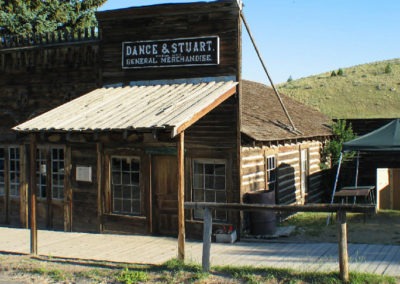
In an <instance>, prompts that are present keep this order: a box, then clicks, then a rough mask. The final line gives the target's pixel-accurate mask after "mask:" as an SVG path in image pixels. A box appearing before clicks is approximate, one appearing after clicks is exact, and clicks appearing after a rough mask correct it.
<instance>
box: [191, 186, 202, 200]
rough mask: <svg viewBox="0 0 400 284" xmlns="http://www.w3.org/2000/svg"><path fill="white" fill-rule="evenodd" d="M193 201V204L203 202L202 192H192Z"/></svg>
mask: <svg viewBox="0 0 400 284" xmlns="http://www.w3.org/2000/svg"><path fill="white" fill-rule="evenodd" d="M193 199H194V200H193V201H195V202H203V201H204V191H203V190H199V189H197V190H194V196H193Z"/></svg>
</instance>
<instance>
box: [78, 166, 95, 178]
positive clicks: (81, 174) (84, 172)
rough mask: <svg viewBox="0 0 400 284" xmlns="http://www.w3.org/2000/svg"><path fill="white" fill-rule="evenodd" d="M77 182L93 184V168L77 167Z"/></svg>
mask: <svg viewBox="0 0 400 284" xmlns="http://www.w3.org/2000/svg"><path fill="white" fill-rule="evenodd" d="M76 181H84V182H92V167H90V166H76Z"/></svg>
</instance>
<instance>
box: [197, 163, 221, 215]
mask: <svg viewBox="0 0 400 284" xmlns="http://www.w3.org/2000/svg"><path fill="white" fill-rule="evenodd" d="M192 176H193V186H192V189H193V193H192V194H193V201H194V202H221V203H225V202H226V162H225V161H224V160H212V159H196V160H194V161H193V175H192ZM203 214H204V211H203V210H194V218H195V219H203ZM213 219H215V220H219V221H226V219H227V212H226V211H225V210H215V212H214V216H213Z"/></svg>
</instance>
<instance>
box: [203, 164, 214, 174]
mask: <svg viewBox="0 0 400 284" xmlns="http://www.w3.org/2000/svg"><path fill="white" fill-rule="evenodd" d="M204 174H206V175H213V174H214V165H213V164H204Z"/></svg>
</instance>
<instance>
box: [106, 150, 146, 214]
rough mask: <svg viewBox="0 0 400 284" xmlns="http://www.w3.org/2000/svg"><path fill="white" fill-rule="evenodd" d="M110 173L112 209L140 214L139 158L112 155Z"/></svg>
mask: <svg viewBox="0 0 400 284" xmlns="http://www.w3.org/2000/svg"><path fill="white" fill-rule="evenodd" d="M111 174H112V178H111V192H112V199H113V200H112V205H113V210H112V211H113V212H114V213H122V214H130V215H140V214H141V208H140V204H141V202H140V201H141V194H140V160H139V159H138V158H136V157H112V158H111Z"/></svg>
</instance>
